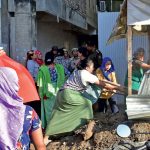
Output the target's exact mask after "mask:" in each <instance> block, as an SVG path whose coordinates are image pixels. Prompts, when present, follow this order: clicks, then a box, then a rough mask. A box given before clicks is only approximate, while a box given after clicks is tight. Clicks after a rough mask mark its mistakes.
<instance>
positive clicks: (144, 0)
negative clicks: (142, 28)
mask: <svg viewBox="0 0 150 150" xmlns="http://www.w3.org/2000/svg"><path fill="white" fill-rule="evenodd" d="M149 8H150V1H149V0H128V1H127V24H128V25H150V17H149V16H150V9H149Z"/></svg>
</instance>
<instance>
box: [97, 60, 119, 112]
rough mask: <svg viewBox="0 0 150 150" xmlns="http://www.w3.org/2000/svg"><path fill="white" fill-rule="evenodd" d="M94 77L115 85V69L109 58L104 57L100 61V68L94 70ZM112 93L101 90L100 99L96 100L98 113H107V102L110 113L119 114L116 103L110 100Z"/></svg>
mask: <svg viewBox="0 0 150 150" xmlns="http://www.w3.org/2000/svg"><path fill="white" fill-rule="evenodd" d="M96 75H97V77H98V79H99V80H106V81H111V82H113V83H117V80H116V74H115V68H114V65H113V62H112V60H111V59H110V58H109V57H105V58H104V59H103V61H102V65H101V67H99V68H98V69H97V70H96ZM112 94H113V93H112V91H108V90H106V89H103V90H102V92H101V94H100V98H99V100H98V105H99V106H98V107H99V111H100V112H106V111H107V100H108V102H109V105H110V108H111V111H112V113H117V112H119V109H118V106H117V105H116V102H115V101H114V100H113V98H112Z"/></svg>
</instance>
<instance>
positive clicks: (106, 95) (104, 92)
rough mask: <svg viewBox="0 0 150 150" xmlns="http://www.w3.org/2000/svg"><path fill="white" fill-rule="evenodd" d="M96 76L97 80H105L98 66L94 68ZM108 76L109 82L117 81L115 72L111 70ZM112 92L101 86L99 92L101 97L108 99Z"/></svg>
mask: <svg viewBox="0 0 150 150" xmlns="http://www.w3.org/2000/svg"><path fill="white" fill-rule="evenodd" d="M96 76H97V77H98V79H99V80H104V79H105V80H106V78H105V77H104V75H103V73H102V71H101V70H100V68H98V69H97V70H96ZM108 78H109V79H110V81H111V82H114V83H117V81H116V74H115V72H112V73H110V74H109V75H108ZM113 94H114V93H112V92H111V91H107V89H105V88H103V90H102V92H101V94H100V98H103V99H109V98H110V97H111V96H112V95H113Z"/></svg>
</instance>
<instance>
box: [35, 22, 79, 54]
mask: <svg viewBox="0 0 150 150" xmlns="http://www.w3.org/2000/svg"><path fill="white" fill-rule="evenodd" d="M64 28H65V27H64V26H63V25H62V24H61V23H57V22H37V31H38V32H37V48H38V49H40V50H42V51H43V53H44V54H45V52H46V51H48V50H50V49H51V47H52V46H53V45H57V46H58V47H59V48H61V47H63V46H68V48H73V47H77V46H78V43H77V36H76V34H74V33H71V32H69V31H65V30H64Z"/></svg>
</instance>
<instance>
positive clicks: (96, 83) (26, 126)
mask: <svg viewBox="0 0 150 150" xmlns="http://www.w3.org/2000/svg"><path fill="white" fill-rule="evenodd" d="M70 54H71V57H70ZM133 56H134V57H133V65H132V69H133V74H132V89H133V93H134V94H137V91H138V89H139V86H140V83H141V81H142V78H143V75H144V70H143V69H150V65H149V64H146V63H144V62H143V61H144V49H142V48H139V49H137V51H136V52H135V53H134V55H133ZM25 66H26V68H27V69H28V71H29V72H30V74H31V76H32V77H33V79H34V81H35V85H36V88H37V91H38V93H39V96H40V101H36V102H35V103H34V105H33V104H32V103H29V105H30V106H32V107H33V108H34V109H33V108H32V107H30V106H28V105H27V104H26V105H25V104H23V101H22V98H21V97H20V96H19V95H18V93H17V92H18V89H19V86H18V76H17V74H16V72H15V71H14V70H13V69H11V68H8V67H0V82H1V84H0V93H1V95H0V108H2V112H3V113H0V118H2V122H3V123H2V124H0V131H1V132H2V133H3V134H0V149H3V150H5V149H6V150H7V149H11V150H12V149H24V150H28V149H29V147H30V142H31V140H32V142H33V144H34V146H35V147H36V149H37V150H45V149H46V146H45V145H47V144H48V143H49V141H50V139H49V137H51V136H59V135H62V134H63V135H64V134H67V133H72V132H73V131H75V130H76V129H78V128H79V127H81V126H83V125H85V124H86V123H87V121H88V120H90V119H93V112H94V111H99V112H103V113H106V111H107V109H108V106H107V105H108V104H107V103H109V105H110V108H111V112H112V113H113V114H116V113H119V107H118V106H117V104H116V101H114V100H113V98H112V96H113V94H114V93H115V92H116V91H117V90H118V91H121V92H124V88H123V86H121V85H119V84H118V83H117V78H116V72H115V66H114V64H113V61H112V60H111V58H109V57H104V58H103V56H102V53H101V52H100V51H99V50H97V49H96V46H95V44H94V43H93V42H91V41H90V42H87V45H86V46H84V47H80V48H73V49H72V50H71V52H70V51H68V50H67V49H65V48H62V49H58V47H57V46H53V47H52V49H51V51H49V52H47V53H46V54H45V57H44V60H43V56H42V52H41V51H39V50H29V51H28V52H27V60H26V64H25ZM125 85H127V77H126V81H125ZM135 91H136V92H135ZM39 103H40V105H39ZM39 108H40V109H39ZM8 110H9V111H8ZM2 115H3V116H2ZM12 120H13V121H12ZM40 120H41V121H40ZM10 122H11V123H10ZM2 129H3V130H2ZM6 131H8V132H6ZM43 136H44V138H43Z"/></svg>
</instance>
